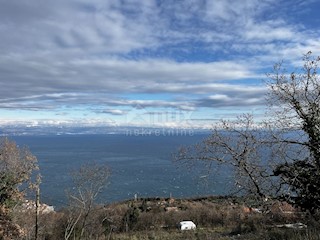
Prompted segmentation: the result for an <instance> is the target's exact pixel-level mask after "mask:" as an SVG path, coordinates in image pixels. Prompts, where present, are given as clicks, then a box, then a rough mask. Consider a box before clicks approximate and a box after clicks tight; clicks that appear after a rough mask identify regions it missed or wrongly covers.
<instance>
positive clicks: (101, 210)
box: [17, 197, 320, 240]
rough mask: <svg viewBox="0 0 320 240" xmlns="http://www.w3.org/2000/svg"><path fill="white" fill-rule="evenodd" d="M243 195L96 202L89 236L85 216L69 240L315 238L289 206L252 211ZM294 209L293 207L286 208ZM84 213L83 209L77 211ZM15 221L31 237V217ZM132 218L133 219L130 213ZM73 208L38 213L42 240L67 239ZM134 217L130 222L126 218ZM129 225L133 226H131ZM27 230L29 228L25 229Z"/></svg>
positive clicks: (313, 227) (274, 203)
mask: <svg viewBox="0 0 320 240" xmlns="http://www.w3.org/2000/svg"><path fill="white" fill-rule="evenodd" d="M246 202H247V201H245V199H242V198H239V197H203V198H195V199H173V198H142V199H137V200H128V201H124V202H120V203H113V204H109V205H105V206H103V205H96V206H94V207H93V209H92V212H91V215H90V217H89V218H87V220H86V226H87V230H88V231H90V235H89V234H87V233H86V234H84V235H83V236H80V234H81V230H82V228H81V227H82V220H83V219H84V217H85V216H84V215H81V217H80V220H79V221H78V223H77V225H76V227H75V231H74V232H73V234H71V237H70V239H110V240H111V239H113V240H115V239H118V240H123V239H221V240H222V239H249V240H250V239H317V237H319V236H320V232H319V230H318V229H319V225H318V223H317V222H313V221H312V219H311V218H308V216H306V215H305V214H304V213H301V212H299V211H297V210H296V209H294V208H292V207H290V206H289V205H288V204H286V203H283V202H280V201H272V203H271V202H270V205H269V207H268V208H265V209H261V212H259V211H257V209H250V208H248V207H247V205H246ZM288 209H290V211H287V210H288ZM79 212H81V209H79V210H78V211H76V213H79ZM32 214H33V213H32V212H30V215H28V212H26V213H25V214H24V215H21V216H20V219H19V221H17V223H18V224H19V225H20V226H21V228H22V229H24V231H25V232H24V233H25V235H23V236H22V237H21V236H20V239H26V240H27V239H33V234H32V228H30V221H28V219H30V216H32ZM128 216H131V217H128ZM69 217H70V211H69V209H61V210H59V211H57V212H50V213H42V214H40V219H39V222H40V225H39V239H65V229H66V227H67V226H68V222H69ZM128 219H130V222H128ZM183 220H192V221H193V222H195V223H196V225H197V229H196V230H192V231H181V230H179V229H178V227H177V224H178V223H179V222H180V221H183ZM297 222H302V223H304V224H307V225H308V228H301V229H287V228H283V227H282V226H284V224H286V223H297ZM128 225H129V227H128ZM26 230H29V231H30V232H31V234H28V233H29V232H28V231H26Z"/></svg>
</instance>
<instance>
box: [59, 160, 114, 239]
mask: <svg viewBox="0 0 320 240" xmlns="http://www.w3.org/2000/svg"><path fill="white" fill-rule="evenodd" d="M109 176H110V170H109V168H108V167H107V166H106V165H98V164H95V163H93V164H85V165H83V166H81V167H80V169H79V170H77V171H74V172H72V179H73V183H74V188H73V189H72V190H71V191H69V193H68V197H69V201H70V214H69V219H68V223H67V227H66V230H65V239H69V238H70V237H71V236H72V234H76V233H75V230H76V229H77V230H78V231H80V234H79V236H78V237H79V239H83V238H84V237H85V233H86V232H87V230H88V226H87V224H88V219H89V218H90V217H91V214H92V213H93V210H94V207H95V205H96V199H97V197H98V194H99V193H100V192H101V191H102V189H103V188H104V187H105V186H106V184H107V181H108V178H109Z"/></svg>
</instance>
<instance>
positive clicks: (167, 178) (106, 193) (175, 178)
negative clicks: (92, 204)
mask: <svg viewBox="0 0 320 240" xmlns="http://www.w3.org/2000/svg"><path fill="white" fill-rule="evenodd" d="M207 136H208V134H207V133H201V134H200V133H199V134H192V135H161V134H150V135H126V134H79V135H68V134H62V135H39V136H37V135H30V136H12V137H9V138H10V139H11V140H14V141H15V142H16V143H17V144H18V145H19V146H27V147H28V148H29V149H30V151H31V152H32V154H33V155H35V156H36V157H37V159H38V164H39V167H40V173H41V175H42V183H41V202H44V203H46V204H49V205H53V206H55V207H56V208H62V207H65V206H67V205H68V200H67V197H66V193H67V191H68V189H72V188H73V187H74V186H73V183H72V178H71V176H70V173H71V172H72V171H76V170H77V169H79V167H80V166H81V165H83V164H87V163H90V162H95V163H96V164H106V165H107V166H108V167H109V168H110V171H111V175H110V177H109V179H108V184H107V186H106V187H105V188H104V189H103V190H102V192H101V193H100V195H99V197H98V199H97V201H98V202H99V203H106V204H107V203H112V202H118V201H123V200H128V199H133V198H134V197H139V198H140V197H174V198H192V197H200V196H201V197H202V196H209V195H210V196H211V195H224V194H228V193H229V190H230V187H231V185H232V177H231V176H230V175H231V174H228V171H227V170H225V169H221V168H219V167H218V166H216V168H215V167H213V169H212V171H208V168H207V166H206V165H203V164H201V163H200V162H193V163H192V164H186V163H182V162H177V161H174V159H173V155H174V154H176V153H177V152H178V150H179V147H181V146H190V145H194V144H196V143H199V142H201V140H202V139H204V138H205V137H207Z"/></svg>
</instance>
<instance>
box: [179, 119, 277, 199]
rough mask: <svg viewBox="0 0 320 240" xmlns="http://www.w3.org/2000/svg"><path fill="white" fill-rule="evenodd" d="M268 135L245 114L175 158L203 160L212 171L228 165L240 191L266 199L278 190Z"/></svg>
mask: <svg viewBox="0 0 320 240" xmlns="http://www.w3.org/2000/svg"><path fill="white" fill-rule="evenodd" d="M265 137H266V136H265V132H263V131H261V126H259V125H258V124H257V123H255V122H254V120H253V117H252V115H249V114H244V115H242V116H239V117H238V118H237V119H236V120H235V121H225V120H222V121H221V122H220V124H217V125H216V126H215V127H214V129H213V130H212V133H211V135H210V136H208V137H207V138H206V139H204V140H203V141H202V142H200V143H199V144H197V145H194V146H189V147H183V148H181V149H180V150H179V152H178V154H176V155H175V159H176V160H178V161H183V162H185V163H186V164H190V162H193V163H197V162H198V161H202V162H204V163H205V165H206V170H208V171H210V170H211V169H212V168H216V167H218V166H219V165H224V166H227V167H228V168H229V170H230V171H231V172H232V174H233V176H234V182H235V187H236V188H235V190H236V191H237V193H243V194H249V195H251V196H254V197H257V198H258V199H264V198H265V197H267V196H268V195H270V194H271V192H275V191H276V190H277V189H275V188H274V187H273V184H271V183H272V182H273V180H272V179H271V178H272V177H273V174H272V165H270V164H269V163H267V162H266V161H265V156H266V154H267V153H266V152H265V151H263V147H264V146H266V145H268V142H265ZM269 155H270V153H269Z"/></svg>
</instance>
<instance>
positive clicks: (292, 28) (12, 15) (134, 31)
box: [0, 0, 320, 128]
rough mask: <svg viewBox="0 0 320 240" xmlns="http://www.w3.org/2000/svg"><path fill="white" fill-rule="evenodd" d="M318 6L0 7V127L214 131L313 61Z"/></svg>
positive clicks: (160, 0)
mask: <svg viewBox="0 0 320 240" xmlns="http://www.w3.org/2000/svg"><path fill="white" fill-rule="evenodd" d="M319 9H320V0H290V1H288V0H171V1H169V0H90V1H85V0H46V1H43V0H28V1H21V0H10V1H8V0H0V36H1V37H0V125H5V124H13V123H19V124H27V125H32V126H33V125H41V124H51V125H68V124H71V125H86V126H87V125H90V126H91V125H92V126H148V127H150V126H151V127H175V128H176V127H197V128H210V127H211V126H212V125H213V124H214V123H215V122H216V121H218V120H219V119H222V118H223V119H232V118H234V117H235V116H237V115H239V114H241V113H251V114H253V115H255V116H257V117H259V116H260V117H261V116H263V113H264V111H265V106H266V103H265V93H266V92H267V87H266V85H265V79H266V73H269V72H271V71H272V67H273V65H274V64H275V63H277V62H279V61H282V60H283V61H284V63H285V64H286V65H287V66H288V67H289V68H291V67H292V68H297V67H299V66H301V62H300V59H301V58H302V55H303V54H305V53H307V52H308V51H312V52H313V54H314V55H320V17H319V11H318V10H319Z"/></svg>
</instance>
